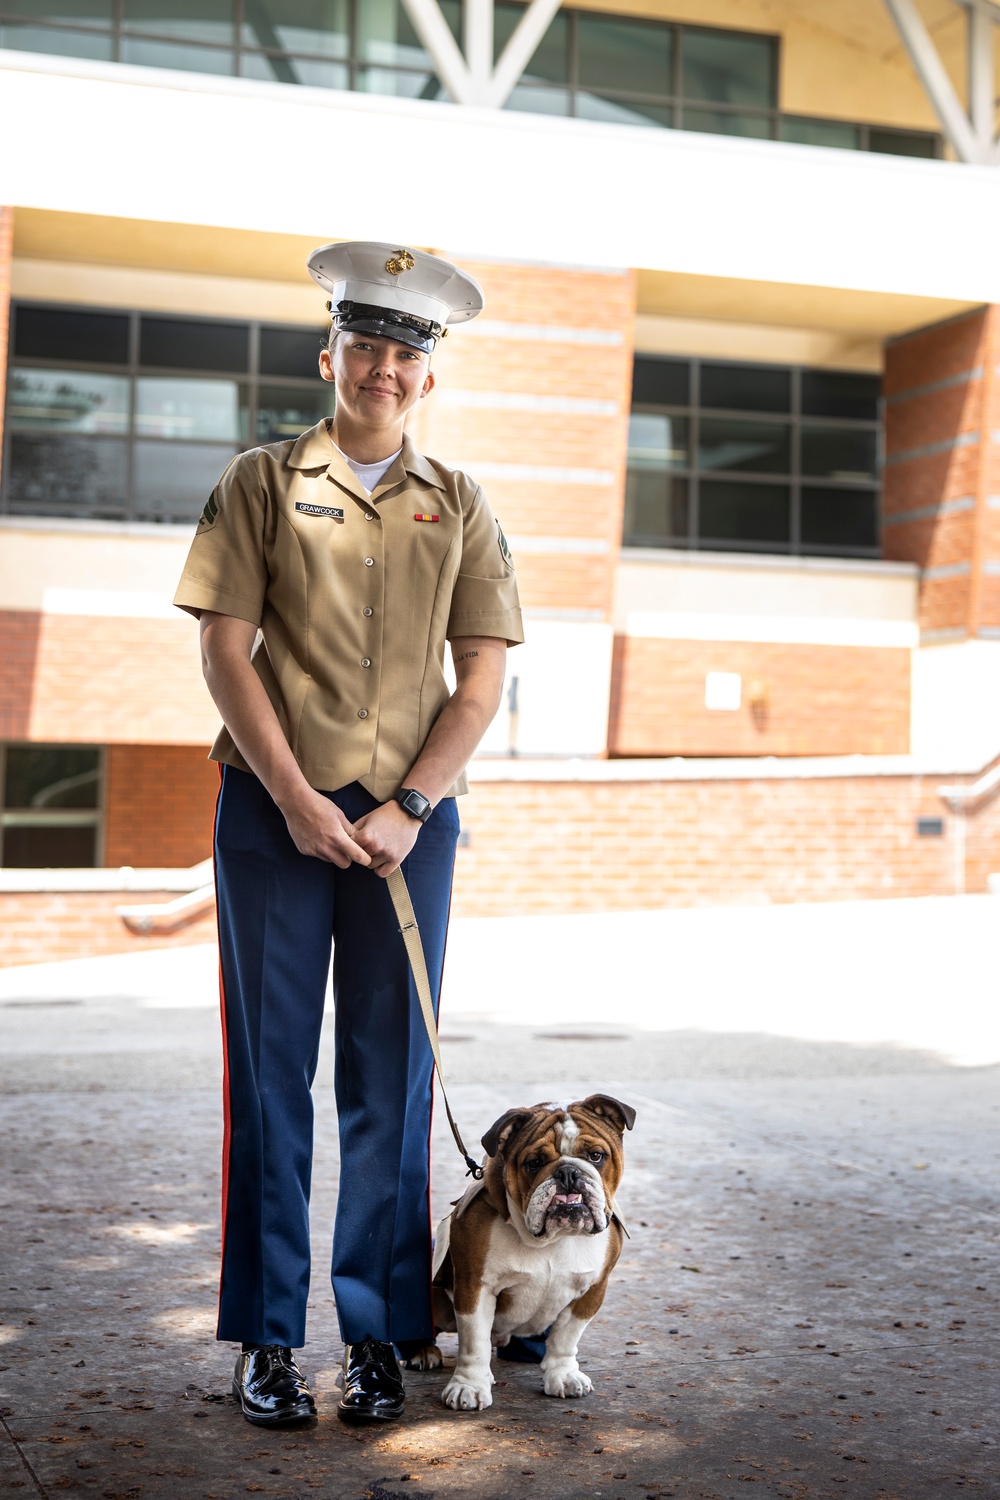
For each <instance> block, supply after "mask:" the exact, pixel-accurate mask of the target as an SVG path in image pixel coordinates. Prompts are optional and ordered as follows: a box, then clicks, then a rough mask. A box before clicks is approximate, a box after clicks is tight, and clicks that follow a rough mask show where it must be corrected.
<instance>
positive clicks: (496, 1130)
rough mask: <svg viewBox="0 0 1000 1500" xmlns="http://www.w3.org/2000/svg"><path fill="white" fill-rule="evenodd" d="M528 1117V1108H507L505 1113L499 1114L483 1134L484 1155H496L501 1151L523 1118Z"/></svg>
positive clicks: (529, 1113)
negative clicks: (497, 1118)
mask: <svg viewBox="0 0 1000 1500" xmlns="http://www.w3.org/2000/svg"><path fill="white" fill-rule="evenodd" d="M530 1118H531V1110H530V1109H509V1110H508V1111H507V1113H506V1114H505V1115H501V1116H500V1118H499V1120H496V1121H494V1123H493V1124H492V1125H491V1126H490V1128H489V1130H487V1132H486V1134H485V1135H484V1136H483V1150H484V1151H485V1152H486V1155H487V1156H496V1154H497V1152H498V1151H502V1150H503V1148H504V1146H505V1145H506V1144H507V1142H508V1140H509V1139H510V1137H511V1135H512V1133H513V1132H514V1131H515V1130H519V1129H520V1127H521V1126H522V1125H523V1124H524V1122H525V1120H528V1119H530Z"/></svg>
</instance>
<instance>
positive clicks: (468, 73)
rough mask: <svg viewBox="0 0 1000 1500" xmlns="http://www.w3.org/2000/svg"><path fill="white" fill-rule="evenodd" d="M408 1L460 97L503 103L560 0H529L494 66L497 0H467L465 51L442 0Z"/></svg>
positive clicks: (445, 79)
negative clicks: (448, 20)
mask: <svg viewBox="0 0 1000 1500" xmlns="http://www.w3.org/2000/svg"><path fill="white" fill-rule="evenodd" d="M403 4H404V6H405V7H406V13H407V15H408V16H409V18H410V20H411V22H412V23H413V29H414V31H415V32H416V33H417V36H418V37H419V38H420V40H421V42H422V43H423V45H424V46H425V47H426V48H427V51H428V52H429V53H430V55H431V60H432V62H433V63H434V67H435V70H436V71H437V74H438V77H439V78H440V79H441V82H442V83H443V84H444V86H445V88H446V89H447V90H448V93H449V94H450V95H451V97H452V99H453V100H454V101H455V103H456V104H478V105H481V106H486V107H488V108H493V109H502V108H503V106H504V104H506V102H507V100H508V99H509V98H510V95H511V92H512V90H513V89H514V87H515V85H516V84H517V81H518V79H519V78H520V77H521V75H522V74H523V72H524V70H525V68H526V67H527V66H528V63H529V62H530V61H531V58H532V56H533V54H534V52H535V48H536V47H537V46H538V44H539V42H540V41H541V39H542V37H543V36H544V35H545V33H546V31H547V30H548V28H549V26H550V24H551V22H552V18H553V16H554V15H555V13H556V11H557V10H558V9H559V5H560V0H530V4H528V5H527V6H526V7H525V11H524V15H523V16H522V17H521V19H520V21H519V22H518V24H517V27H516V28H515V30H514V34H513V36H512V37H511V39H510V41H509V42H508V43H507V45H506V47H505V48H504V50H503V54H502V56H501V57H500V58H499V59H498V61H497V64H496V66H495V67H494V65H493V19H494V8H493V7H494V0H463V15H462V21H463V26H462V42H463V46H464V48H465V55H464V56H463V55H462V51H461V49H460V48H459V46H458V43H457V42H456V41H455V38H454V37H453V36H452V33H451V28H450V27H449V25H448V23H447V21H446V20H445V18H444V16H443V15H442V13H441V7H440V5H439V4H438V0H403Z"/></svg>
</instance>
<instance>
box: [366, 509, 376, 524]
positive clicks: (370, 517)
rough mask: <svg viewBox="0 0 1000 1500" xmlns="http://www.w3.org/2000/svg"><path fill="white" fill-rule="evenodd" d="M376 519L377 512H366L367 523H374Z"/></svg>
mask: <svg viewBox="0 0 1000 1500" xmlns="http://www.w3.org/2000/svg"><path fill="white" fill-rule="evenodd" d="M374 519H375V512H374V511H373V510H366V511H365V520H366V521H374Z"/></svg>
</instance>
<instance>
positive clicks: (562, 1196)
mask: <svg viewBox="0 0 1000 1500" xmlns="http://www.w3.org/2000/svg"><path fill="white" fill-rule="evenodd" d="M552 1201H553V1203H582V1202H583V1196H582V1194H581V1193H556V1195H555V1197H554V1198H553V1200H552Z"/></svg>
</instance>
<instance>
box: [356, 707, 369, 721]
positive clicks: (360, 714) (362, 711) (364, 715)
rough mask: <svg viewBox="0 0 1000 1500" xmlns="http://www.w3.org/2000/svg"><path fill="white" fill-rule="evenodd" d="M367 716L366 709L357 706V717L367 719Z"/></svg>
mask: <svg viewBox="0 0 1000 1500" xmlns="http://www.w3.org/2000/svg"><path fill="white" fill-rule="evenodd" d="M367 717H368V710H367V708H359V709H358V718H359V719H367Z"/></svg>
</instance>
